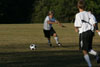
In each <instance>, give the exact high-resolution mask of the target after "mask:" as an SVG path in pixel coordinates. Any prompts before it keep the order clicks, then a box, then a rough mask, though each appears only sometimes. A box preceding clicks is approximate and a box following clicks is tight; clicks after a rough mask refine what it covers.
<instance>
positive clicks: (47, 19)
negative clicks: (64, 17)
mask: <svg viewBox="0 0 100 67" xmlns="http://www.w3.org/2000/svg"><path fill="white" fill-rule="evenodd" d="M48 21H51V22H55V21H56V20H55V18H52V19H50V18H49V16H47V17H46V18H45V20H44V26H43V28H44V30H50V29H51V27H52V24H48Z"/></svg>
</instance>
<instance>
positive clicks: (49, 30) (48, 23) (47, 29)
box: [43, 11, 64, 47]
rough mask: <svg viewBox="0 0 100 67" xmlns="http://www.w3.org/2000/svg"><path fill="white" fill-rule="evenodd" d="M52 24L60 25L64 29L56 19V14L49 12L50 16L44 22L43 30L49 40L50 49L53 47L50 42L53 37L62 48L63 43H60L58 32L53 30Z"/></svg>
mask: <svg viewBox="0 0 100 67" xmlns="http://www.w3.org/2000/svg"><path fill="white" fill-rule="evenodd" d="M52 24H58V25H60V26H61V27H64V26H63V25H62V24H61V23H60V22H59V21H57V20H56V19H55V18H54V12H53V11H49V13H48V16H47V17H46V18H45V20H44V29H43V31H44V35H45V37H46V38H47V39H48V45H49V46H50V47H51V46H52V44H51V41H50V37H51V36H53V37H54V39H55V41H56V44H57V45H58V46H61V43H60V42H59V38H58V36H57V34H56V31H55V30H54V29H53V26H52Z"/></svg>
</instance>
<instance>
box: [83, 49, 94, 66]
mask: <svg viewBox="0 0 100 67" xmlns="http://www.w3.org/2000/svg"><path fill="white" fill-rule="evenodd" d="M83 54H84V59H85V61H86V62H87V63H88V66H89V67H92V64H91V61H90V58H89V55H88V53H87V51H86V50H83Z"/></svg>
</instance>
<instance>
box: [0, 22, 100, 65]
mask: <svg viewBox="0 0 100 67" xmlns="http://www.w3.org/2000/svg"><path fill="white" fill-rule="evenodd" d="M64 25H65V26H66V28H61V27H59V26H58V25H54V29H55V30H56V32H57V34H58V36H59V40H60V42H61V43H62V45H63V47H58V46H57V45H56V43H55V40H54V38H53V37H52V38H51V41H52V44H53V47H49V46H48V44H47V39H46V38H45V37H44V34H43V24H0V67H88V66H87V63H86V62H85V60H84V58H83V54H82V53H81V52H79V48H78V33H76V32H75V31H74V27H73V23H71V24H69V23H67V24H64ZM99 25H100V24H99ZM32 43H34V44H36V45H37V49H36V50H34V51H32V50H30V48H29V46H30V44H32ZM93 48H94V50H96V51H98V52H100V36H98V35H97V33H96V36H95V37H94V41H93ZM90 58H91V61H92V64H93V67H100V64H97V63H96V60H95V58H94V56H91V55H90Z"/></svg>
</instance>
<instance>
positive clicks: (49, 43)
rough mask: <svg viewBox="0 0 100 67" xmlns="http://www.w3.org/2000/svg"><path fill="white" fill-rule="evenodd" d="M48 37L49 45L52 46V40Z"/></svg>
mask: <svg viewBox="0 0 100 67" xmlns="http://www.w3.org/2000/svg"><path fill="white" fill-rule="evenodd" d="M47 39H48V45H49V46H50V47H51V46H52V44H51V40H50V38H47Z"/></svg>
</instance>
